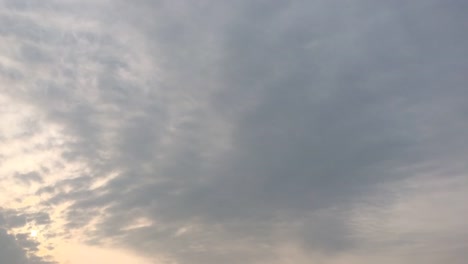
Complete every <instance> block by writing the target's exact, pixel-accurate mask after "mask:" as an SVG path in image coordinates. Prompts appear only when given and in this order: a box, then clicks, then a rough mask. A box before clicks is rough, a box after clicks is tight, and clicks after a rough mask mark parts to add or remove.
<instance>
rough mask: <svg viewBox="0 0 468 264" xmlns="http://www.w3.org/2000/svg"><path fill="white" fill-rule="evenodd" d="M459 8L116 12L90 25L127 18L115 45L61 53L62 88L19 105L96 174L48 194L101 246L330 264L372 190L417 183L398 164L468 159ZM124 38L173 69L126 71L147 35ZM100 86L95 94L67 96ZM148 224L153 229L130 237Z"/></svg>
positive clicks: (437, 4) (238, 7) (65, 42)
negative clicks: (309, 257)
mask: <svg viewBox="0 0 468 264" xmlns="http://www.w3.org/2000/svg"><path fill="white" fill-rule="evenodd" d="M99 4H101V3H99ZM461 5H463V4H460V3H458V2H456V1H445V2H442V1H413V2H411V3H400V2H399V3H398V4H396V3H377V2H372V1H364V0H362V1H350V2H348V3H347V4H345V3H339V4H338V3H333V2H330V1H311V2H307V3H305V2H298V1H286V2H284V1H268V2H266V1H263V2H262V1H258V2H249V1H238V2H235V3H227V2H220V3H213V2H211V1H199V2H197V3H192V2H189V1H177V3H175V2H173V1H157V2H153V1H134V2H132V4H128V3H126V2H124V1H115V2H114V3H113V4H112V7H111V6H109V9H108V12H106V14H99V15H97V16H96V17H93V16H94V15H96V13H90V14H89V16H90V17H91V18H93V19H96V20H98V21H99V22H100V23H103V24H104V25H107V26H110V21H114V20H115V19H116V18H117V16H118V18H121V19H120V20H115V23H116V24H117V25H118V26H122V27H121V28H118V29H115V28H112V29H109V31H112V32H114V31H113V30H115V32H114V33H115V34H114V35H112V34H110V33H105V32H100V31H99V30H98V31H96V32H91V31H90V32H81V33H80V34H81V35H79V36H78V35H76V36H75V35H74V36H73V37H72V36H71V35H70V36H69V37H70V38H69V39H68V38H63V39H62V40H61V41H59V42H58V44H57V43H49V44H50V45H52V46H53V45H59V46H60V45H62V46H63V47H65V48H70V49H71V50H70V52H69V53H68V55H67V56H65V57H64V61H65V63H64V66H65V68H68V69H67V70H64V71H63V73H64V76H66V77H67V78H66V79H67V80H66V81H65V83H61V82H59V81H57V80H52V79H46V80H37V82H38V83H40V84H41V85H42V86H44V87H47V93H43V94H39V93H34V91H33V92H31V94H29V95H28V94H15V93H14V92H12V93H13V94H14V95H15V96H17V97H19V98H20V99H21V100H24V101H25V102H28V103H31V104H34V105H36V106H38V107H39V108H40V109H41V110H42V111H44V113H46V115H47V117H48V119H49V120H50V121H51V122H56V123H59V124H61V125H63V126H64V131H65V132H66V133H67V134H69V135H70V136H71V137H73V138H74V142H73V143H71V144H69V145H67V149H66V150H64V151H63V153H62V157H63V158H65V159H66V160H68V161H77V160H79V161H84V162H85V163H86V164H87V166H88V167H89V168H91V173H90V175H86V176H83V177H78V178H74V179H68V180H63V181H62V182H59V183H57V184H55V185H53V186H43V188H41V189H40V190H39V191H38V194H50V195H51V198H50V199H48V200H47V201H46V203H47V204H58V203H61V202H65V201H71V202H73V204H72V205H71V206H70V207H69V208H68V209H67V210H66V212H65V215H66V220H67V221H68V224H67V227H69V228H84V227H85V226H86V225H87V224H89V223H90V222H91V221H94V220H98V224H97V225H96V230H94V231H88V234H89V237H88V239H89V241H90V242H92V243H95V244H99V243H100V241H101V240H104V239H107V238H112V239H113V241H114V242H115V243H117V244H122V245H125V246H128V247H131V248H133V249H134V250H137V251H140V252H142V253H143V254H149V255H151V254H152V253H154V252H155V251H157V252H159V253H161V254H167V255H169V256H170V257H171V258H173V259H175V260H176V261H177V262H178V263H181V264H183V263H219V262H223V263H239V262H248V263H262V261H265V260H268V259H270V257H271V256H272V255H275V254H278V252H277V251H276V250H277V248H278V247H279V246H281V245H280V244H281V243H285V244H287V243H292V244H298V245H300V247H302V248H304V250H305V251H309V252H312V251H314V252H315V251H319V252H322V253H323V254H325V255H327V256H329V257H330V258H331V257H332V256H336V255H339V254H351V253H355V252H359V249H360V246H362V245H363V244H365V242H363V240H362V238H361V237H360V236H359V234H358V235H356V232H358V233H359V232H361V231H362V230H356V229H355V227H354V226H353V223H350V221H351V220H352V219H351V218H352V212H355V211H356V210H357V209H359V208H360V206H362V203H363V201H366V202H368V199H369V197H371V194H372V195H373V194H374V192H375V190H376V189H378V187H380V186H382V185H392V184H395V183H396V182H400V181H405V180H407V179H409V178H412V177H413V176H414V175H417V174H418V173H421V172H420V171H411V172H405V171H403V172H401V169H402V168H406V167H409V166H418V165H421V164H425V163H436V164H439V166H441V167H444V168H445V167H446V168H450V167H452V166H455V164H456V163H458V162H462V161H463V157H464V156H465V155H466V151H465V149H466V143H464V142H466V140H464V139H465V137H466V129H467V128H468V127H467V126H466V125H465V123H466V122H464V121H465V119H466V104H465V102H464V101H465V100H464V98H466V96H467V95H468V94H467V93H466V91H465V89H464V88H463V87H464V83H465V79H466V78H465V77H464V74H463V70H459V69H466V68H467V66H468V65H467V61H466V59H464V58H466V57H467V56H466V55H467V54H466V53H467V48H466V47H467V46H468V45H467V44H468V43H467V42H468V38H466V37H465V36H464V34H462V32H464V30H465V29H464V28H463V26H462V25H463V24H465V23H466V19H465V18H464V17H463V16H462V15H461V14H459V11H457V9H458V8H460V6H461ZM65 6H66V5H65ZM64 9H67V8H66V7H64ZM56 10H57V12H59V10H61V9H59V8H57V9H56ZM106 10H107V9H106ZM67 12H69V11H67ZM122 14H124V15H125V16H123V15H122ZM123 17H125V18H123ZM150 18H151V19H150ZM8 19H11V18H8ZM18 23H19V22H18ZM21 23H26V22H21ZM21 23H19V25H21ZM22 28H23V27H20V26H18V27H17V29H16V30H14V31H15V32H16V33H9V34H17V35H18V34H20V33H18V32H19V31H20V30H21V29H22ZM129 29H130V30H131V31H132V32H133V31H135V32H136V33H135V34H136V35H138V36H139V37H141V40H142V41H143V43H144V45H143V47H145V48H146V49H147V50H142V51H141V52H142V53H143V54H144V56H145V57H147V58H149V60H150V61H151V62H152V63H154V65H157V66H158V67H161V69H156V68H154V69H153V68H151V69H150V70H151V71H154V74H153V75H154V76H153V75H152V76H145V77H144V78H147V79H145V80H135V79H129V78H126V77H125V76H126V75H125V74H123V73H125V72H127V73H130V75H131V74H135V75H137V74H139V73H140V72H139V71H138V70H137V69H136V68H135V67H136V66H135V65H134V64H133V61H134V60H138V56H137V55H136V54H138V52H135V51H134V49H135V48H134V47H132V45H135V46H137V45H139V44H141V43H138V42H139V41H140V39H138V40H134V42H132V41H129V42H130V44H128V43H127V44H128V45H127V46H126V45H125V44H123V43H124V41H122V38H123V37H122V36H120V35H119V34H122V35H125V33H126V30H129ZM2 30H4V31H5V33H7V32H6V30H7V29H2ZM119 30H121V31H119ZM25 32H26V31H25ZM27 32H29V31H27ZM21 34H23V35H19V37H22V38H25V39H28V38H31V35H30V34H31V33H30V32H29V33H21ZM128 34H130V33H128ZM110 35H112V36H110ZM86 36H92V37H86ZM103 39H105V41H103V42H100V43H99V45H96V46H95V48H91V49H86V48H85V47H86V43H88V42H87V41H89V42H91V43H95V42H99V41H100V40H103ZM80 40H81V41H82V42H80ZM75 47H78V48H79V47H81V49H80V50H81V51H80V52H74V51H73V49H72V48H75ZM138 47H142V46H138ZM31 50H34V47H32V48H31ZM81 56H83V58H82V57H81ZM24 58H25V59H26V60H33V59H35V58H36V57H31V56H29V57H28V56H25V57H24ZM80 59H82V60H81V61H80ZM83 63H84V64H86V63H90V64H97V65H99V67H98V70H90V71H89V72H87V71H85V70H84V71H82V70H80V68H79V65H81V64H83ZM137 64H138V63H137ZM88 74H91V75H92V76H91V77H92V78H90V79H91V80H90V81H92V82H91V83H95V84H96V86H93V87H92V88H93V89H90V90H85V89H83V88H79V87H78V85H76V84H73V83H74V82H77V81H78V80H80V78H81V77H80V76H82V75H88ZM67 85H70V87H74V88H75V89H71V88H70V89H65V88H64V87H65V86H66V87H68V86H67ZM111 173H116V174H117V176H116V177H115V178H114V179H112V180H110V181H108V182H107V183H106V184H105V185H104V186H101V187H99V188H97V189H91V186H92V184H93V182H94V181H95V180H99V179H102V178H104V177H105V176H106V175H109V174H111ZM379 198H380V199H383V200H384V201H385V202H383V205H385V206H390V205H391V204H392V203H393V202H395V200H394V197H393V196H392V195H390V194H388V193H384V192H382V193H380V194H379ZM104 208H105V209H104ZM356 208H357V209H356ZM101 209H102V210H101ZM138 219H145V220H146V221H147V222H149V223H148V224H147V226H139V227H132V225H134V224H135V222H137V220H138ZM377 220H378V219H377ZM371 224H375V223H371ZM189 227H190V228H189ZM184 230H185V231H184ZM429 235H430V234H429ZM436 240H437V239H436ZM457 242H459V243H463V242H461V241H459V240H457V241H456V242H455V244H456V243H457ZM409 245H411V243H409ZM385 249H386V247H382V250H383V251H385ZM387 249H388V250H391V249H393V247H390V246H388V247H387ZM353 250H356V251H353ZM415 252H418V251H415ZM402 254H403V253H402ZM450 254H453V256H452V257H453V259H454V260H455V261H458V260H459V259H461V257H459V256H460V255H459V253H453V252H450V253H449V255H450ZM239 256H243V258H242V259H241V260H240V259H239ZM410 260H411V258H406V259H405V258H404V257H402V258H401V259H400V263H411V262H410ZM304 263H305V262H304ZM325 263H327V262H325ZM330 263H332V262H330ZM421 263H424V262H421ZM455 263H462V262H455Z"/></svg>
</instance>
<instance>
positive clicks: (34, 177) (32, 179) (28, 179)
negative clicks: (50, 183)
mask: <svg viewBox="0 0 468 264" xmlns="http://www.w3.org/2000/svg"><path fill="white" fill-rule="evenodd" d="M15 180H17V181H19V182H21V183H23V184H26V185H31V183H42V182H43V179H42V176H41V174H39V173H38V172H35V171H33V172H28V173H17V174H16V175H15Z"/></svg>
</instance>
